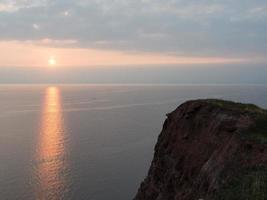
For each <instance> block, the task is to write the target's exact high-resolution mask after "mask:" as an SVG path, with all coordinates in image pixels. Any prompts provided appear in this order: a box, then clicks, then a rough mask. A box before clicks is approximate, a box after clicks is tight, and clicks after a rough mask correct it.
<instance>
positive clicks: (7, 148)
mask: <svg viewBox="0 0 267 200" xmlns="http://www.w3.org/2000/svg"><path fill="white" fill-rule="evenodd" d="M203 98H204V99H205V98H218V99H225V100H232V101H238V102H243V103H254V104H257V105H258V106H261V107H263V108H267V86H266V85H116V84H115V85H108V84H107V85H90V84H84V85H81V84H80V85H56V84H50V85H0V199H1V200H107V199H114V200H115V199H116V200H131V199H133V197H134V196H135V194H136V192H137V190H138V187H139V185H140V183H141V181H142V180H143V179H144V178H145V176H146V173H147V171H148V169H149V166H150V163H151V160H152V157H153V148H154V145H155V143H156V141H157V137H158V135H159V133H160V131H161V129H162V125H163V122H164V120H165V119H166V114H167V113H169V112H171V111H173V110H174V109H175V108H177V107H178V106H179V105H180V104H181V103H183V102H185V101H187V100H191V99H203Z"/></svg>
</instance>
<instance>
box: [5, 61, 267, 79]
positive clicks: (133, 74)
mask: <svg viewBox="0 0 267 200" xmlns="http://www.w3.org/2000/svg"><path fill="white" fill-rule="evenodd" d="M0 83H129V84H132V83H133V84H139V83H141V84H142V83H148V84H154V83H156V84H169V83H170V84H183V83H185V84H267V67H266V65H265V64H248V65H244V64H242V65H237V64H236V65H230V64H228V65H186V66H180V65H160V66H151V65H149V66H147V65H146V66H98V67H91V68H86V67H66V68H64V67H62V68H56V69H52V70H51V69H47V68H40V67H35V68H34V67H32V68H22V67H3V68H1V69H0Z"/></svg>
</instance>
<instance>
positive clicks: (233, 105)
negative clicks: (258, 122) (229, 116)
mask: <svg viewBox="0 0 267 200" xmlns="http://www.w3.org/2000/svg"><path fill="white" fill-rule="evenodd" d="M205 101H206V102H208V103H211V104H213V105H215V106H218V107H220V108H224V109H227V110H232V111H239V112H247V113H257V114H262V113H266V110H264V109H262V108H260V107H258V106H256V105H254V104H244V103H237V102H233V101H225V100H221V99H207V100H205Z"/></svg>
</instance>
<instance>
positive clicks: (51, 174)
mask: <svg viewBox="0 0 267 200" xmlns="http://www.w3.org/2000/svg"><path fill="white" fill-rule="evenodd" d="M65 157H66V156H65V137H64V129H63V119H62V111H61V101H60V93H59V89H58V88H56V87H48V88H46V92H45V100H44V105H43V112H42V121H41V130H40V135H39V144H38V152H37V163H36V164H37V165H36V170H35V175H36V178H37V183H38V184H37V188H36V195H37V199H38V200H59V199H63V198H64V194H65V193H66V192H67V189H68V187H67V180H66V176H67V171H68V169H67V163H66V161H65Z"/></svg>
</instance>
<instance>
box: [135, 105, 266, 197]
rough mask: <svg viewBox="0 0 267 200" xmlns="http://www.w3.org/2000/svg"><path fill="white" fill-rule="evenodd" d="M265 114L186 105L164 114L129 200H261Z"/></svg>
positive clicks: (255, 109) (233, 107) (254, 110)
mask: <svg viewBox="0 0 267 200" xmlns="http://www.w3.org/2000/svg"><path fill="white" fill-rule="evenodd" d="M266 142H267V112H266V111H265V110H263V109H260V108H258V107H257V106H254V105H250V104H239V103H233V102H228V101H222V100H196V101H188V102H186V103H184V104H182V105H181V106H179V107H178V108H177V109H176V110H175V111H173V112H172V113H170V114H168V115H167V119H166V121H165V123H164V125H163V129H162V132H161V133H160V135H159V137H158V142H157V144H156V146H155V153H154V158H153V161H152V163H151V166H150V169H149V172H148V175H147V177H146V178H145V180H144V181H143V183H142V184H141V186H140V188H139V190H138V193H137V195H136V197H135V198H134V199H135V200H174V199H175V200H200V199H203V200H204V199H205V200H216V199H223V200H232V199H233V200H239V199H240V200H244V199H247V200H264V199H267V152H266V146H267V143H266Z"/></svg>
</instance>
